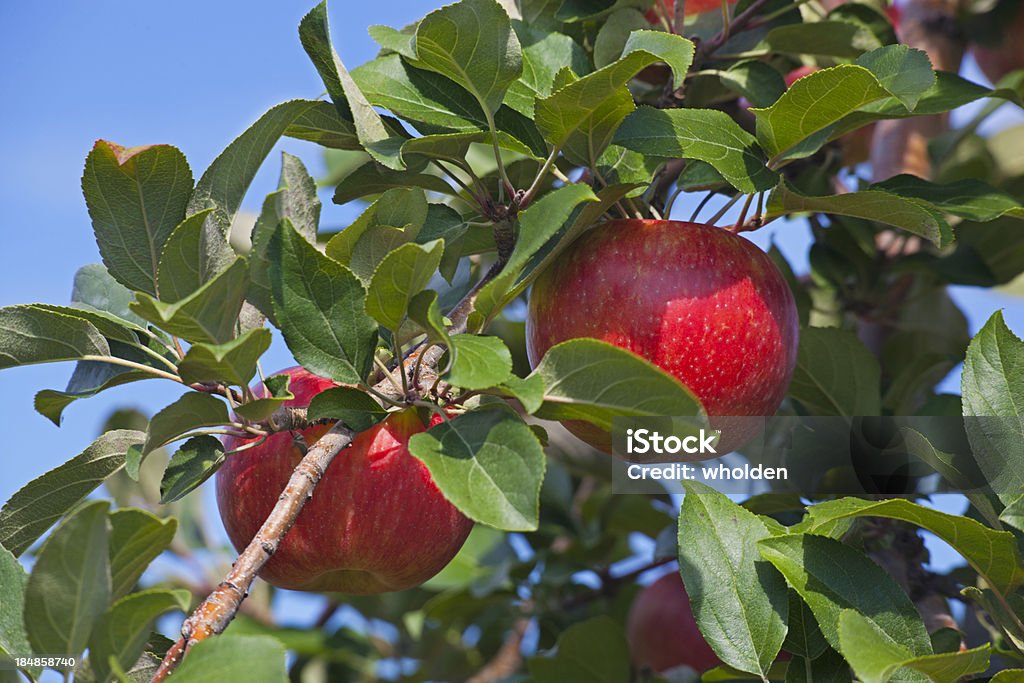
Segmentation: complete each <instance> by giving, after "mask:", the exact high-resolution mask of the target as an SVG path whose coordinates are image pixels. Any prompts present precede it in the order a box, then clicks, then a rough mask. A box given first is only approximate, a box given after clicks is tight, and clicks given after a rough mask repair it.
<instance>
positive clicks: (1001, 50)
mask: <svg viewBox="0 0 1024 683" xmlns="http://www.w3.org/2000/svg"><path fill="white" fill-rule="evenodd" d="M1022 34H1024V3H1021V2H1018V3H1017V10H1016V12H1015V13H1014V14H1013V15H1012V16H1011V17H1010V19H1009V21H1008V22H1007V23H1006V24H1005V25H1004V27H1003V31H1002V34H1001V35H1000V39H999V42H998V43H994V44H988V45H974V46H972V47H971V52H972V53H973V54H974V59H975V60H976V61H977V62H978V66H979V67H980V68H981V70H982V72H983V73H984V74H985V77H986V78H988V80H989V81H991V82H992V83H998V82H999V80H1000V79H1001V78H1002V77H1003V76H1005V75H1006V74H1008V73H1010V72H1011V71H1016V70H1017V69H1024V40H1021V35H1022Z"/></svg>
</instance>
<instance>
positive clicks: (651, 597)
mask: <svg viewBox="0 0 1024 683" xmlns="http://www.w3.org/2000/svg"><path fill="white" fill-rule="evenodd" d="M626 635H627V637H628V639H629V651H630V656H631V658H632V659H633V663H634V664H635V665H636V666H637V667H639V668H643V667H647V668H649V669H651V670H652V671H655V672H657V673H664V672H666V671H669V670H670V669H675V668H677V667H680V666H688V667H690V668H691V669H693V670H694V671H697V672H698V673H703V672H705V671H707V670H708V669H712V668H714V667H716V666H718V665H719V664H721V663H722V662H721V660H719V659H718V655H716V654H715V651H714V650H712V649H711V646H710V645H708V644H707V641H705V640H704V636H703V635H701V632H700V629H699V628H698V627H697V622H696V620H695V619H694V617H693V611H692V610H691V608H690V597H689V596H688V595H687V594H686V588H685V587H684V586H683V580H682V578H680V576H679V572H672V573H670V574H666V575H665V576H663V577H661V578H660V579H658V580H657V581H655V582H654V583H652V584H651V585H649V586H646V587H645V588H643V589H642V590H641V591H640V592H639V593H637V596H636V598H634V600H633V604H632V605H631V606H630V608H629V616H628V617H627V618H626Z"/></svg>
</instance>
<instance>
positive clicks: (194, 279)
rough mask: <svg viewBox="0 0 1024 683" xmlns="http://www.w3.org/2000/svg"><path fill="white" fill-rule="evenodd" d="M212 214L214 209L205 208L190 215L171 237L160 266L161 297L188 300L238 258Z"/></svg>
mask: <svg viewBox="0 0 1024 683" xmlns="http://www.w3.org/2000/svg"><path fill="white" fill-rule="evenodd" d="M212 214H213V210H212V209H204V210H203V211H200V212H199V213H196V214H193V215H191V216H189V217H188V218H186V219H185V220H183V221H182V222H181V223H180V224H179V225H178V226H177V227H176V228H175V229H174V232H172V233H171V234H170V236H169V237H168V238H167V241H166V243H165V244H164V247H163V249H162V250H161V252H160V263H159V266H158V267H157V279H156V281H157V287H158V288H159V292H160V299H161V300H163V301H168V302H174V301H180V300H182V299H184V298H185V297H187V296H188V295H189V294H192V293H193V292H195V291H196V290H197V289H199V288H200V287H202V286H203V285H204V284H206V283H207V282H209V281H210V280H212V279H213V278H214V277H215V276H216V275H217V274H218V273H220V272H221V271H223V270H224V269H225V268H227V267H228V266H230V265H231V262H232V261H234V260H235V252H234V250H233V249H232V248H231V246H230V245H229V244H228V240H227V236H226V235H225V234H224V231H223V230H222V229H221V227H220V226H219V225H217V223H216V221H214V220H213V219H212Z"/></svg>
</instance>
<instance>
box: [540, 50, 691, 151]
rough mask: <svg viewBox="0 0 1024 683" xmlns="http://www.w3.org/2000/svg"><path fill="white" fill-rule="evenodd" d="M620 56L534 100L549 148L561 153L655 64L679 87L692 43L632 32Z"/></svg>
mask: <svg viewBox="0 0 1024 683" xmlns="http://www.w3.org/2000/svg"><path fill="white" fill-rule="evenodd" d="M622 52H623V56H622V58H620V59H618V60H617V61H615V62H613V63H611V64H609V65H608V66H606V67H604V68H603V69H598V70H597V71H595V72H593V73H591V74H588V75H586V76H584V77H583V78H580V79H579V80H576V81H573V82H571V83H569V84H568V85H566V86H564V87H562V88H560V89H558V90H556V91H555V92H553V93H552V94H551V95H549V96H548V97H545V98H542V99H538V100H537V104H536V109H535V121H536V122H537V127H538V128H539V129H540V131H541V133H542V134H543V135H544V138H545V139H546V140H547V141H548V142H549V143H550V144H551V145H552V146H554V147H556V148H559V149H561V148H562V147H563V146H564V145H565V144H566V142H567V141H568V140H569V138H570V136H571V135H572V134H573V133H574V132H575V131H576V130H577V129H578V128H579V127H580V126H581V125H582V124H583V123H584V122H586V121H587V120H588V119H589V118H590V117H591V116H592V115H593V114H594V112H595V111H596V110H597V109H598V108H599V107H601V105H602V104H603V103H604V102H605V101H607V100H608V99H609V98H613V97H616V96H617V95H618V94H619V93H620V92H621V90H622V88H623V86H625V85H626V84H627V83H628V82H629V81H630V79H632V78H633V76H635V75H636V74H637V73H639V72H640V71H641V70H642V69H643V68H645V67H647V66H650V65H651V64H654V63H656V62H662V61H663V62H665V63H667V64H668V65H669V66H670V67H671V68H672V72H673V74H674V76H675V85H676V87H679V86H680V85H681V84H682V81H683V78H684V77H685V76H686V71H687V69H689V67H690V63H691V62H692V61H693V43H691V42H690V41H688V40H686V39H685V38H681V37H680V36H676V35H673V34H669V33H661V32H659V31H634V32H633V33H632V34H631V35H630V37H629V40H628V41H627V42H626V46H625V48H623V51H622Z"/></svg>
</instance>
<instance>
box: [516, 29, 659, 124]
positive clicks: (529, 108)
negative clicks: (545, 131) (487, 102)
mask: <svg viewBox="0 0 1024 683" xmlns="http://www.w3.org/2000/svg"><path fill="white" fill-rule="evenodd" d="M512 26H513V28H515V31H516V35H518V36H519V43H520V45H521V47H522V50H523V74H522V76H521V77H520V78H519V79H518V80H515V81H512V83H511V84H510V85H509V88H508V92H507V93H506V94H505V104H507V105H508V106H510V107H512V108H513V109H515V110H516V111H518V112H519V113H520V114H522V115H523V116H527V117H530V118H532V117H533V107H534V101H535V100H536V98H538V97H547V96H548V95H550V94H551V90H552V88H553V86H554V83H555V74H557V73H558V72H559V71H560V70H561V69H563V68H565V67H569V68H570V69H572V71H573V73H575V74H577V75H583V74H585V73H586V72H587V71H589V70H590V65H589V59H588V57H587V53H586V52H585V51H584V50H583V47H582V46H580V44H579V43H577V42H576V41H575V40H573V39H572V38H571V37H569V36H567V35H565V34H564V33H558V32H557V31H545V30H542V29H540V28H537V27H535V26H532V25H530V24H528V23H525V22H522V21H513V22H512ZM638 28H639V27H638ZM644 28H646V26H645V27H644ZM621 52H622V46H621V45H620V46H619V50H618V52H617V53H616V54H615V56H614V59H618V57H619V54H621ZM614 59H613V60H609V61H614ZM600 66H605V65H604V64H601V65H600Z"/></svg>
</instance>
